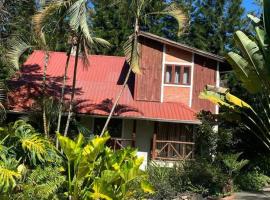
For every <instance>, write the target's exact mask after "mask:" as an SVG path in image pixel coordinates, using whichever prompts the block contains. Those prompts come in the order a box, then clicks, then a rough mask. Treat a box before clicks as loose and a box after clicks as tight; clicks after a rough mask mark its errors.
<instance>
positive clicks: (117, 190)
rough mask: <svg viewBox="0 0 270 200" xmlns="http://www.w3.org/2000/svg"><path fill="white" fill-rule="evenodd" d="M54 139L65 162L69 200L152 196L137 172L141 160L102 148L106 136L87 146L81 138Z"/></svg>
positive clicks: (128, 153)
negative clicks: (140, 193)
mask: <svg viewBox="0 0 270 200" xmlns="http://www.w3.org/2000/svg"><path fill="white" fill-rule="evenodd" d="M57 136H58V139H59V142H60V145H61V148H62V149H63V152H64V155H65V156H66V160H67V180H68V195H69V198H70V199H107V200H111V199H128V198H134V197H135V195H136V194H137V192H138V191H139V190H140V188H142V191H144V192H145V193H149V192H150V193H151V192H152V187H151V186H150V185H149V183H148V182H147V181H146V176H145V174H144V173H143V172H142V171H141V170H140V169H139V167H140V165H141V164H142V159H140V158H137V156H136V151H134V150H131V149H124V150H120V151H117V152H112V150H111V149H109V148H108V147H105V143H106V142H107V141H108V139H109V138H110V137H109V136H108V135H105V136H104V137H98V136H97V137H95V138H93V139H92V140H90V141H89V142H87V143H85V141H84V137H83V135H82V134H79V135H78V137H77V139H76V140H71V139H69V138H68V137H65V136H62V135H60V134H59V133H58V134H57ZM138 184H140V185H141V187H139V186H138Z"/></svg>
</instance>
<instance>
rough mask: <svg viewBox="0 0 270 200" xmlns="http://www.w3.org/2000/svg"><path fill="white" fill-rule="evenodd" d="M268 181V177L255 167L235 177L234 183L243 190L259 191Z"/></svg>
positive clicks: (269, 180)
mask: <svg viewBox="0 0 270 200" xmlns="http://www.w3.org/2000/svg"><path fill="white" fill-rule="evenodd" d="M268 183H270V178H269V177H268V176H265V175H264V174H262V173H260V172H259V171H258V170H256V169H255V170H252V171H250V172H246V173H242V174H240V175H239V176H238V177H237V179H236V184H238V185H239V188H240V189H241V190H244V191H260V190H261V189H263V187H265V186H266V185H267V184H268Z"/></svg>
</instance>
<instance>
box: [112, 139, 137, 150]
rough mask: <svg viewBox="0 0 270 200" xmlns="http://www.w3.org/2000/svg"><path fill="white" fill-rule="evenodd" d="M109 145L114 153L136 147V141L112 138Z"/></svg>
mask: <svg viewBox="0 0 270 200" xmlns="http://www.w3.org/2000/svg"><path fill="white" fill-rule="evenodd" d="M109 145H110V147H111V148H112V149H113V150H114V151H115V150H118V149H123V148H125V147H128V146H129V147H135V139H134V138H132V139H124V138H111V139H110V142H109Z"/></svg>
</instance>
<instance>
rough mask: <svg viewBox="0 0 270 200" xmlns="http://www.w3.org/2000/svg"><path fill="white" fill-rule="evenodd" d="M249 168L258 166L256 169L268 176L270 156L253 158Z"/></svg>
mask: <svg viewBox="0 0 270 200" xmlns="http://www.w3.org/2000/svg"><path fill="white" fill-rule="evenodd" d="M250 167H251V168H255V167H256V168H258V171H259V172H261V173H263V174H265V175H267V176H270V158H269V156H265V155H262V156H257V157H256V159H255V160H253V161H252V163H251V165H250Z"/></svg>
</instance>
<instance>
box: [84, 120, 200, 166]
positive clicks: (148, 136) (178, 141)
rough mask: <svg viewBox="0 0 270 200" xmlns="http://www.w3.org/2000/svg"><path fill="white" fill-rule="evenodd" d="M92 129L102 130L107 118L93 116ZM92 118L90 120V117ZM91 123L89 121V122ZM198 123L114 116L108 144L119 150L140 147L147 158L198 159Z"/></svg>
mask: <svg viewBox="0 0 270 200" xmlns="http://www.w3.org/2000/svg"><path fill="white" fill-rule="evenodd" d="M91 120H92V132H93V133H96V134H97V133H99V132H100V129H101V127H103V123H104V121H105V118H93V119H91ZM87 121H88V120H87ZM88 122H89V121H88ZM194 126H195V125H194V124H180V123H171V122H157V121H156V122H154V121H146V120H135V119H113V120H112V121H111V123H110V126H109V128H108V129H109V132H110V135H111V139H110V141H109V142H108V145H109V146H110V147H111V148H112V149H113V150H114V151H115V150H118V149H122V148H124V147H128V146H130V147H133V148H137V149H138V151H139V152H143V153H144V154H146V155H147V160H150V159H151V160H161V161H179V160H191V159H194V148H195V142H194Z"/></svg>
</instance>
